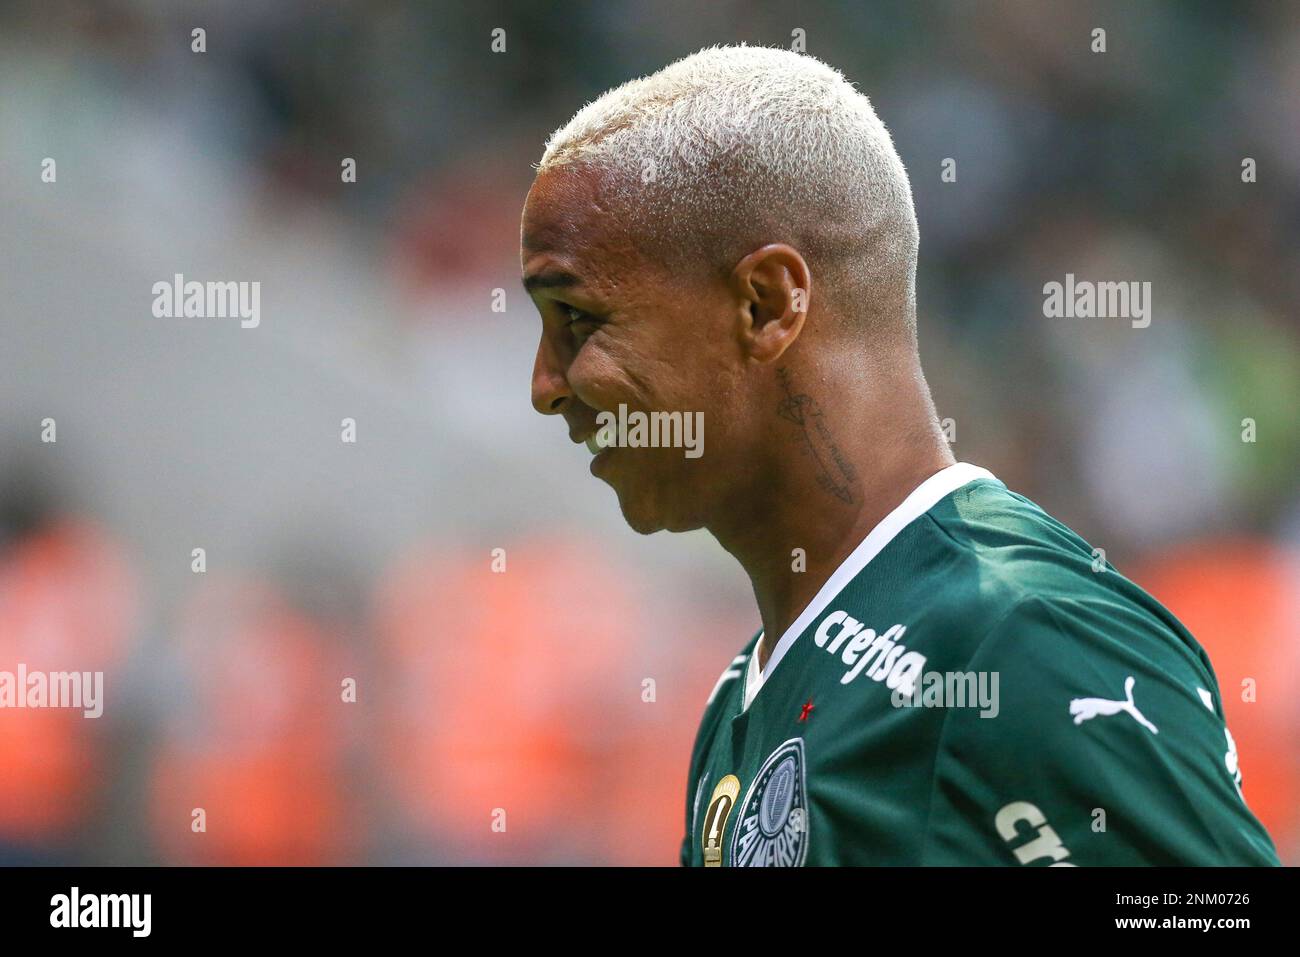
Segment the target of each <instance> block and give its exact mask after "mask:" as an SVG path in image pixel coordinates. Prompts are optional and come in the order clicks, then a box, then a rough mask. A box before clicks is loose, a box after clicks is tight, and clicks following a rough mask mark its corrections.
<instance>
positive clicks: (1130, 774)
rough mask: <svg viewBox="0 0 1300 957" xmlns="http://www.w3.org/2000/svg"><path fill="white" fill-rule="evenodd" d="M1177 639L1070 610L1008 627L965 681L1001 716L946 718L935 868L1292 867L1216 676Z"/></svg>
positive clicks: (1058, 603)
mask: <svg viewBox="0 0 1300 957" xmlns="http://www.w3.org/2000/svg"><path fill="white" fill-rule="evenodd" d="M1165 627H1166V626H1165V625H1163V624H1162V623H1161V622H1160V621H1159V620H1158V619H1155V618H1151V617H1148V616H1146V615H1144V614H1140V613H1137V612H1135V611H1134V610H1132V609H1131V608H1129V609H1125V608H1122V607H1119V606H1116V607H1113V608H1099V607H1097V606H1096V605H1095V604H1092V603H1087V602H1077V601H1070V600H1066V599H1048V598H1031V599H1027V600H1024V601H1022V602H1020V603H1019V604H1018V605H1016V606H1015V607H1014V608H1013V609H1012V611H1011V612H1010V613H1008V614H1007V615H1005V616H1004V617H1003V618H1002V619H1001V620H1000V621H999V622H998V624H996V625H995V626H994V627H993V628H992V629H991V630H990V631H989V633H988V634H987V635H986V636H985V638H984V639H983V640H982V641H981V642H980V644H979V646H978V648H977V650H976V652H975V654H974V656H973V657H972V659H971V661H970V663H969V665H968V668H969V670H970V671H972V672H975V673H976V674H978V673H981V672H983V673H986V674H987V680H988V682H989V685H988V686H989V687H990V688H993V687H996V689H997V693H996V694H995V695H992V696H990V697H991V698H992V700H993V706H992V707H988V708H985V709H983V711H981V709H979V708H973V707H965V708H950V709H949V712H948V714H947V715H946V716H945V718H944V724H943V728H942V731H941V732H940V740H939V746H938V750H937V756H936V764H935V769H934V770H935V776H934V784H933V791H932V794H931V802H930V813H929V819H928V822H929V825H928V832H927V839H926V847H925V852H924V857H925V863H927V864H951V865H962V864H1006V865H1013V866H1015V865H1031V866H1090V865H1091V866H1101V865H1120V866H1125V865H1128V866H1135V865H1198V866H1205V865H1277V864H1279V861H1278V857H1277V852H1276V850H1275V849H1274V847H1273V843H1272V841H1271V840H1270V839H1269V836H1268V832H1267V831H1266V830H1265V829H1264V827H1263V825H1261V824H1260V822H1259V821H1258V820H1257V819H1256V818H1255V816H1254V815H1253V814H1252V813H1251V811H1250V809H1249V808H1248V807H1247V806H1246V803H1245V800H1244V798H1243V796H1242V794H1241V792H1240V780H1241V779H1240V774H1239V773H1238V768H1237V754H1236V748H1235V746H1234V745H1233V743H1232V737H1231V734H1230V733H1229V732H1228V729H1227V727H1226V725H1225V722H1224V717H1223V710H1222V704H1221V702H1220V700H1219V692H1218V685H1217V682H1216V681H1215V679H1214V674H1213V671H1212V669H1211V668H1210V665H1209V660H1208V658H1207V657H1206V656H1205V653H1204V652H1203V651H1201V650H1200V649H1199V648H1198V647H1194V646H1192V645H1189V644H1187V643H1185V642H1183V640H1182V639H1181V637H1180V636H1178V635H1176V634H1175V633H1174V632H1173V631H1172V630H1171V631H1168V633H1163V632H1162V629H1164V628H1165ZM994 676H996V681H997V684H996V685H994V684H993V681H994ZM949 703H951V702H949ZM982 714H983V715H985V716H981V715H982Z"/></svg>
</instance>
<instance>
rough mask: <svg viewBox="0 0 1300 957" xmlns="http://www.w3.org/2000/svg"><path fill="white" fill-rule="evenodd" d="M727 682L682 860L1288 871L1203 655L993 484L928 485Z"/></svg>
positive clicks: (711, 709)
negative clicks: (1251, 800) (1250, 787)
mask: <svg viewBox="0 0 1300 957" xmlns="http://www.w3.org/2000/svg"><path fill="white" fill-rule="evenodd" d="M761 638H762V634H761V633H760V634H759V635H756V636H755V637H754V638H753V639H751V640H750V641H749V643H748V644H747V645H746V646H745V647H744V648H743V649H742V650H741V652H740V654H738V655H737V656H736V657H735V659H734V660H733V661H732V663H731V665H730V666H729V667H728V668H727V669H726V670H725V671H724V672H723V674H722V677H721V678H719V680H718V683H717V685H716V686H715V688H714V690H713V693H712V695H710V697H709V700H708V703H707V705H706V707H705V711H704V717H703V720H702V721H701V724H700V730H699V733H698V736H697V738H696V742H695V748H694V751H693V754H692V757H691V764H690V772H689V778H688V788H687V800H686V837H685V839H684V840H683V842H682V848H681V862H682V863H683V864H685V865H693V866H699V865H725V866H751V867H752V866H778V865H803V864H809V865H813V864H818V865H836V864H843V865H876V864H886V865H933V864H949V865H956V864H1010V865H1020V864H1023V865H1033V866H1071V865H1080V864H1082V865H1219V864H1267V865H1276V864H1278V863H1279V862H1278V858H1277V853H1276V851H1275V850H1274V848H1273V844H1272V842H1271V841H1270V839H1269V836H1268V833H1267V832H1266V831H1265V829H1264V828H1263V826H1262V825H1261V824H1260V823H1259V821H1258V820H1257V819H1256V818H1255V816H1254V815H1253V814H1252V813H1251V811H1250V809H1249V808H1248V807H1247V806H1246V804H1245V801H1244V799H1243V797H1242V793H1241V772H1240V770H1239V769H1238V767H1237V752H1236V748H1235V746H1234V745H1233V742H1232V735H1231V734H1230V733H1229V732H1228V729H1227V726H1226V724H1225V722H1224V715H1223V705H1222V701H1221V698H1220V694H1219V687H1218V683H1217V681H1216V680H1215V676H1214V671H1213V670H1212V668H1211V666H1210V661H1209V658H1208V656H1207V655H1206V653H1205V651H1204V650H1203V649H1202V648H1201V647H1200V645H1199V644H1198V643H1197V642H1196V640H1195V639H1194V638H1193V637H1192V636H1191V635H1190V634H1189V633H1188V632H1187V630H1186V629H1184V628H1183V627H1182V625H1180V624H1179V623H1178V621H1177V620H1176V619H1175V618H1174V617H1173V615H1171V614H1170V613H1169V612H1168V611H1167V610H1166V609H1165V608H1163V607H1162V606H1161V605H1160V604H1159V603H1158V602H1157V601H1156V600H1155V599H1153V598H1152V597H1151V596H1150V595H1148V594H1146V593H1145V592H1144V591H1142V590H1141V589H1140V588H1138V587H1137V586H1136V585H1134V584H1133V583H1132V582H1130V581H1128V580H1127V579H1126V578H1124V577H1123V576H1121V575H1120V574H1118V573H1117V572H1116V571H1115V570H1114V568H1113V567H1111V566H1110V565H1108V564H1106V562H1105V560H1104V558H1102V557H1100V556H1099V554H1094V551H1093V549H1092V548H1091V547H1090V546H1089V545H1088V544H1087V543H1086V542H1084V541H1083V540H1082V539H1080V538H1079V537H1078V536H1077V535H1076V534H1074V532H1072V531H1070V529H1068V528H1066V527H1065V526H1064V525H1062V524H1061V523H1059V522H1057V521H1056V520H1054V519H1053V518H1051V517H1050V516H1048V515H1047V514H1046V513H1044V512H1043V511H1042V510H1041V509H1040V508H1038V506H1036V505H1035V504H1034V503H1032V502H1030V501H1029V500H1028V499H1025V498H1023V497H1022V496H1020V495H1017V494H1015V493H1013V492H1011V491H1008V489H1007V488H1006V486H1005V485H1003V484H1002V483H1001V482H999V481H998V480H997V479H996V478H994V477H993V476H992V475H990V474H989V473H988V472H987V471H985V470H984V469H980V468H976V467H974V466H971V465H967V464H964V463H963V464H958V465H954V466H951V467H950V468H947V469H944V470H943V471H941V472H939V473H938V474H936V475H934V476H932V477H931V478H930V479H928V480H927V481H925V482H924V483H922V484H921V486H920V487H918V488H917V489H916V490H915V491H914V492H912V494H911V495H909V496H908V498H907V499H906V500H905V501H904V502H903V503H902V504H901V505H899V506H898V508H896V509H895V510H894V511H893V512H891V513H890V514H889V515H888V516H887V517H886V518H885V519H884V521H882V522H881V523H880V525H878V526H877V527H876V528H875V529H873V530H872V532H871V533H870V534H869V535H868V536H867V537H866V538H865V539H864V540H863V541H862V543H861V544H860V545H859V546H858V547H857V548H856V549H855V551H854V552H853V553H852V554H851V555H850V556H849V557H848V558H847V559H846V560H845V561H844V563H843V564H842V565H841V566H840V567H839V569H837V570H836V571H835V573H834V574H833V575H832V576H831V577H830V579H829V580H828V581H827V582H826V584H825V585H824V586H823V587H822V589H821V590H820V591H819V592H818V593H817V595H816V597H815V598H814V599H813V600H812V602H811V603H810V604H809V606H808V607H807V608H806V609H805V610H804V612H803V613H802V614H801V615H800V616H799V617H798V619H796V620H795V622H794V623H793V624H792V625H791V626H790V628H789V629H788V630H787V631H786V633H785V634H784V635H783V636H782V637H781V639H780V640H779V641H778V642H777V643H776V645H775V646H774V648H773V650H772V653H771V655H770V658H769V660H768V661H767V662H766V664H765V666H764V667H763V668H762V669H761V670H760V669H759V667H758V654H757V648H758V643H759V641H760V640H761Z"/></svg>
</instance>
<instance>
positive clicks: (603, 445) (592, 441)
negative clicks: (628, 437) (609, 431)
mask: <svg viewBox="0 0 1300 957" xmlns="http://www.w3.org/2000/svg"><path fill="white" fill-rule="evenodd" d="M610 438H611V437H610V436H607V435H606V434H605V430H604V429H603V428H602V429H597V430H596V431H595V432H593V433H591V435H589V436H587V451H588V452H590V453H591V454H592V455H596V454H597V453H599V452H602V451H604V450H605V449H607V448H609V447H610V445H612V444H613V443H612V442H610Z"/></svg>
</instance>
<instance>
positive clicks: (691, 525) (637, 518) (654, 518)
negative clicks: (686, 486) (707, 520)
mask: <svg viewBox="0 0 1300 957" xmlns="http://www.w3.org/2000/svg"><path fill="white" fill-rule="evenodd" d="M616 491H617V490H616ZM665 497H667V498H672V499H677V500H678V501H689V497H687V496H662V495H657V494H653V493H651V494H645V492H644V491H643V492H642V493H641V494H637V493H635V492H628V493H623V492H618V506H619V509H620V510H621V511H622V512H623V520H624V521H625V522H627V524H628V527H629V528H631V529H632V531H634V532H636V533H638V534H640V535H653V534H654V533H655V532H691V531H694V530H695V529H697V528H703V527H704V520H703V519H702V518H700V517H699V516H698V515H696V514H694V513H693V512H691V513H688V512H685V511H683V510H681V509H674V508H671V507H667V503H665V502H664V501H663V498H665Z"/></svg>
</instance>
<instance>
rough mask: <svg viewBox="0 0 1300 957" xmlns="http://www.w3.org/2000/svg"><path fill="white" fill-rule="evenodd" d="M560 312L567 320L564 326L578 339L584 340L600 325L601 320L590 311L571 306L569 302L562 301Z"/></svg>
mask: <svg viewBox="0 0 1300 957" xmlns="http://www.w3.org/2000/svg"><path fill="white" fill-rule="evenodd" d="M560 312H561V314H562V315H563V316H564V317H565V319H566V320H567V321H566V322H565V323H564V327H565V328H566V329H568V330H569V331H570V332H571V333H573V336H574V338H575V339H577V340H578V341H582V340H584V339H586V338H587V336H589V335H591V333H592V331H593V330H594V329H595V328H596V326H598V325H600V323H601V320H600V319H598V318H596V317H595V316H593V315H592V314H591V313H589V312H584V311H583V310H581V309H579V308H577V307H576V306H570V305H569V304H568V303H560Z"/></svg>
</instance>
